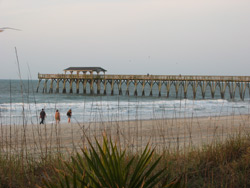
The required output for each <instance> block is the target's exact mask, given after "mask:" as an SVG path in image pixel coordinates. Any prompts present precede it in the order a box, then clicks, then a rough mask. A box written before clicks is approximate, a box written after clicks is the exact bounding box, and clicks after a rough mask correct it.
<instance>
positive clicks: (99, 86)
mask: <svg viewBox="0 0 250 188" xmlns="http://www.w3.org/2000/svg"><path fill="white" fill-rule="evenodd" d="M100 93H101V80H100V79H98V80H97V95H100Z"/></svg>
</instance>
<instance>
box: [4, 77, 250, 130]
mask: <svg viewBox="0 0 250 188" xmlns="http://www.w3.org/2000/svg"><path fill="white" fill-rule="evenodd" d="M37 83H38V80H22V81H20V80H0V123H1V125H9V124H15V125H23V124H37V123H39V114H40V111H41V109H42V108H44V109H45V112H46V115H47V117H46V123H47V124H48V123H54V122H55V120H54V114H55V111H56V109H58V110H59V112H60V114H61V122H63V123H64V122H67V116H66V113H67V111H68V110H69V109H72V122H99V121H123V120H142V119H160V118H186V117H201V116H227V115H240V114H249V110H250V108H249V106H250V99H249V92H248V90H246V95H245V100H244V101H242V100H241V99H240V97H239V93H238V92H236V97H235V99H234V100H230V97H229V92H226V95H225V99H221V98H220V91H219V89H218V88H217V90H216V92H215V98H214V99H212V98H211V94H210V89H209V88H207V90H206V98H205V99H202V96H201V93H199V91H198V92H197V98H196V100H193V99H192V88H188V98H187V99H184V98H183V94H182V92H180V93H179V96H178V97H176V96H175V92H174V89H171V91H172V93H170V97H169V98H167V97H166V96H165V93H164V91H163V92H162V96H161V97H158V96H157V93H158V92H157V90H158V88H157V87H154V88H153V96H152V97H149V96H140V91H139V90H138V96H133V95H132V93H133V88H131V92H130V93H131V95H130V96H126V95H118V91H115V94H114V95H113V96H111V95H110V92H109V91H107V95H94V96H92V95H90V94H85V95H84V94H83V93H80V94H69V93H67V94H62V93H59V94H55V93H51V94H50V93H42V91H41V88H40V90H39V92H38V93H37V92H36V87H37ZM40 87H42V84H40ZM124 88H125V86H124ZM74 89H75V88H74ZM80 89H81V88H80ZM163 89H164V88H163ZM67 91H69V89H67ZM74 91H75V90H74ZM60 92H61V90H60ZM124 93H125V92H123V94H124ZM145 93H146V95H147V93H149V88H147V87H145Z"/></svg>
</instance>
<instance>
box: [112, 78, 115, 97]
mask: <svg viewBox="0 0 250 188" xmlns="http://www.w3.org/2000/svg"><path fill="white" fill-rule="evenodd" d="M114 84H115V80H112V82H111V95H114Z"/></svg>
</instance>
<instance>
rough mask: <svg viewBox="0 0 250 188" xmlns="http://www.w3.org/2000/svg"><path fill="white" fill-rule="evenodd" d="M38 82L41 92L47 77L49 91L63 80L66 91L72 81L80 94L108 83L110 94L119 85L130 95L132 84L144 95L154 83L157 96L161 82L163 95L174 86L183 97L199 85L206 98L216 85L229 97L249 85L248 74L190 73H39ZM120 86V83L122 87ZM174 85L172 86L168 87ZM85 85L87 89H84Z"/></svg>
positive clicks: (96, 90)
mask: <svg viewBox="0 0 250 188" xmlns="http://www.w3.org/2000/svg"><path fill="white" fill-rule="evenodd" d="M38 79H39V83H38V86H37V92H38V91H39V84H40V82H41V81H42V80H44V87H43V92H44V93H46V92H47V82H48V81H49V80H50V89H49V93H53V85H54V83H56V93H58V92H59V88H60V87H59V85H60V83H62V84H63V87H62V93H66V85H67V84H68V85H69V87H70V89H69V93H73V85H75V86H76V93H80V91H79V85H80V84H82V86H83V94H87V90H88V91H90V94H93V95H94V94H104V95H106V94H107V89H106V88H107V85H108V84H109V85H110V87H111V91H110V94H111V95H113V94H114V88H115V85H116V86H117V87H118V91H119V92H118V94H119V95H122V93H123V92H124V91H123V89H122V88H124V87H126V91H125V94H126V95H130V93H129V92H131V89H130V88H131V86H132V87H134V88H133V95H135V96H137V94H138V89H137V86H138V85H141V92H142V93H141V95H142V96H145V91H144V90H145V87H146V86H149V87H150V88H149V90H150V92H149V95H150V96H153V86H154V85H157V87H158V96H162V86H165V87H166V92H165V93H166V97H169V93H170V89H171V88H172V90H173V89H174V90H175V95H176V97H177V96H178V93H179V88H183V89H182V90H181V92H183V96H184V98H187V93H188V92H187V91H188V88H189V87H191V88H192V92H193V98H194V99H195V98H196V94H197V88H200V89H201V94H202V98H205V94H206V90H207V88H210V91H211V97H212V98H214V96H215V92H216V88H218V89H219V92H220V95H221V98H224V97H225V93H226V92H229V94H230V98H231V99H234V98H235V93H236V90H237V89H238V91H239V95H240V98H241V99H242V100H244V96H245V91H246V89H247V88H248V89H249V93H250V76H199V75H198V76H193V75H149V74H147V75H112V74H108V75H107V74H102V75H101V74H38ZM101 86H102V87H101ZM122 86H123V87H122ZM171 86H174V87H171ZM87 87H88V89H87Z"/></svg>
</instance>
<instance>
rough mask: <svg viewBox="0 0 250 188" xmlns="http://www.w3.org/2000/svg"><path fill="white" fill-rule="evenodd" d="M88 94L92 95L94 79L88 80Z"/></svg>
mask: <svg viewBox="0 0 250 188" xmlns="http://www.w3.org/2000/svg"><path fill="white" fill-rule="evenodd" d="M90 94H91V95H94V79H93V78H92V79H91V80H90Z"/></svg>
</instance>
